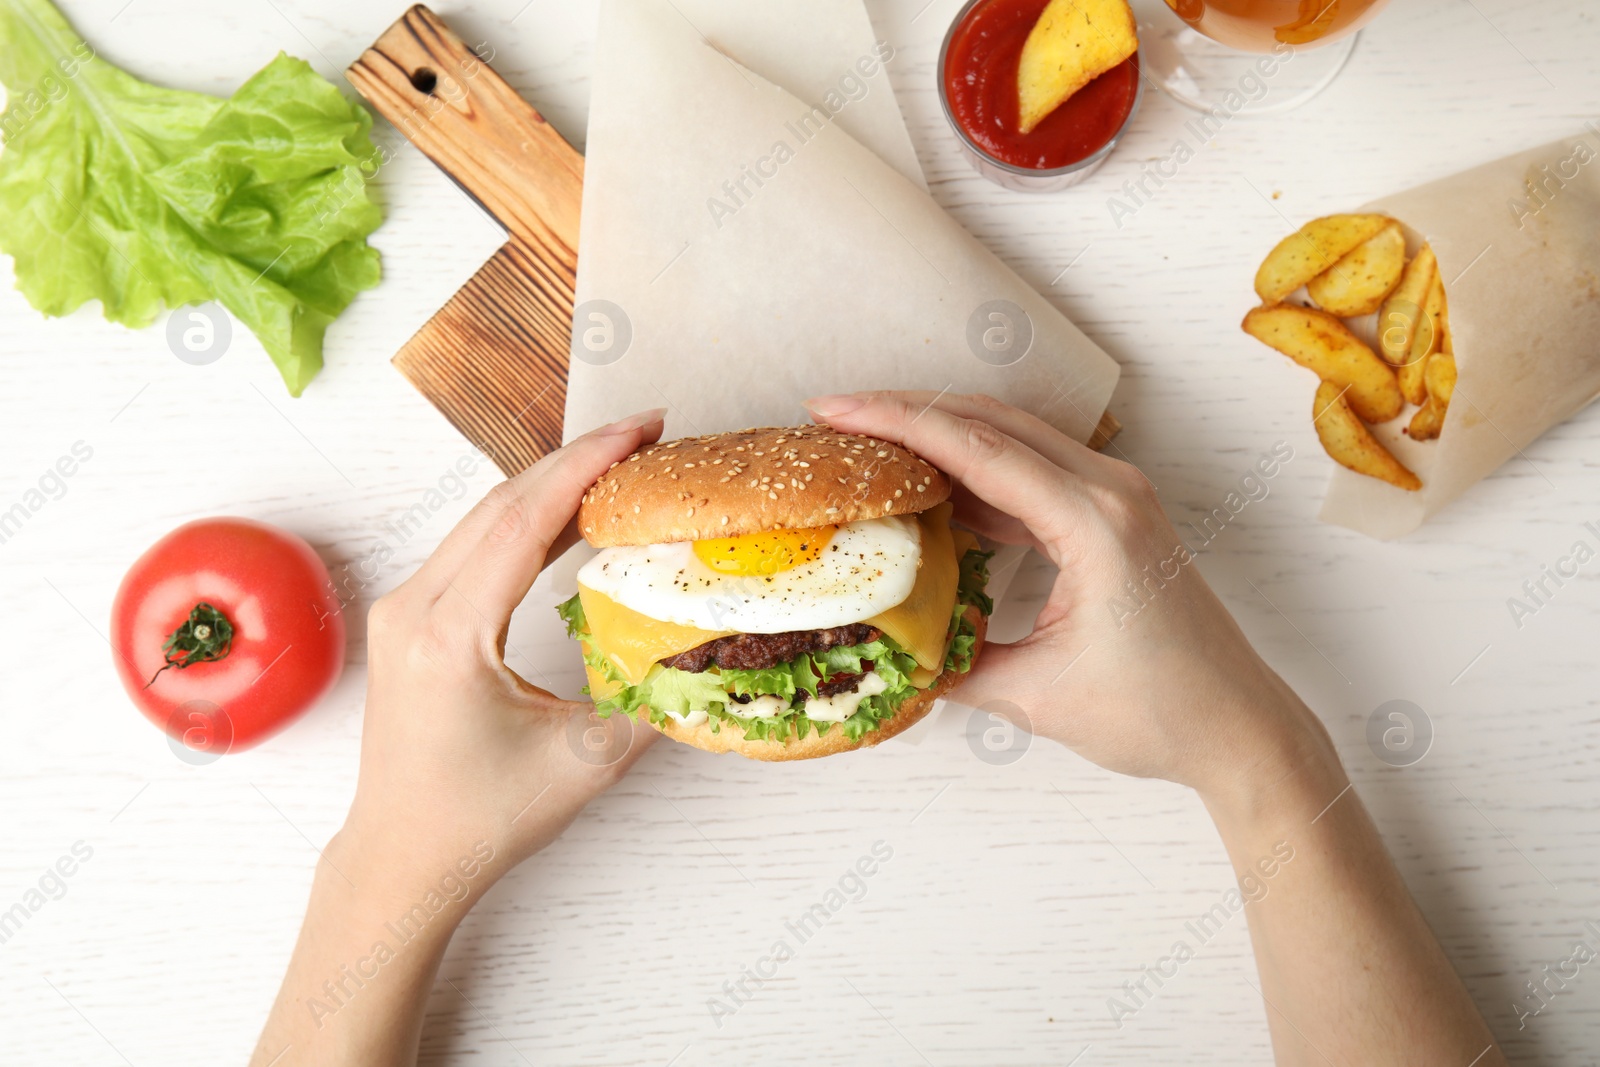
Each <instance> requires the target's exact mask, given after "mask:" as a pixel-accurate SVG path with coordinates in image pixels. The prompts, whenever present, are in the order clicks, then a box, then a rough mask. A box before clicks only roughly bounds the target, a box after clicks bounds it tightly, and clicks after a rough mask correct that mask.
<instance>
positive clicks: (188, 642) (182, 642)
mask: <svg viewBox="0 0 1600 1067" xmlns="http://www.w3.org/2000/svg"><path fill="white" fill-rule="evenodd" d="M232 651H233V623H231V622H229V621H228V617H227V616H226V615H224V614H223V613H222V612H220V611H218V610H217V609H216V608H214V607H212V606H211V605H210V604H207V603H205V602H204V601H202V602H201V603H199V604H196V605H195V606H194V610H193V611H191V612H189V617H188V618H187V619H185V620H184V622H183V625H182V626H179V627H178V628H177V629H176V630H174V631H172V632H171V633H170V634H168V635H167V639H166V641H165V642H164V643H163V644H162V646H161V652H162V656H163V657H164V658H165V659H166V661H167V662H166V663H165V664H164V665H163V666H162V667H161V670H158V671H156V673H155V674H152V675H151V676H150V680H149V681H148V682H146V683H145V684H144V687H145V688H146V689H149V688H150V687H151V686H152V685H155V684H156V679H157V678H159V677H161V671H164V670H166V669H167V668H168V667H176V668H178V669H179V670H180V671H181V670H183V669H184V668H185V667H192V666H194V665H195V664H196V663H212V662H215V661H216V660H219V659H222V658H223V657H225V656H227V654H228V653H229V652H232Z"/></svg>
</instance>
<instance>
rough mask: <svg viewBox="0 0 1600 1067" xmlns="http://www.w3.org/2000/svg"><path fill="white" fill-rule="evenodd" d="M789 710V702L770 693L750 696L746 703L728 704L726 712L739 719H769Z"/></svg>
mask: <svg viewBox="0 0 1600 1067" xmlns="http://www.w3.org/2000/svg"><path fill="white" fill-rule="evenodd" d="M788 710H789V702H788V701H787V700H785V699H783V698H782V697H777V696H773V695H772V694H770V693H766V694H763V695H762V696H758V697H752V698H751V700H750V703H748V704H733V703H730V704H729V705H728V713H729V714H730V715H737V716H739V717H740V718H741V719H770V718H773V717H774V716H777V715H782V714H783V713H784V712H786V711H788Z"/></svg>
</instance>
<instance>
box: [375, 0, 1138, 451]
mask: <svg viewBox="0 0 1600 1067" xmlns="http://www.w3.org/2000/svg"><path fill="white" fill-rule="evenodd" d="M346 76H347V77H348V78H349V79H350V84H352V85H354V86H355V87H356V90H357V91H358V92H360V93H361V95H362V96H364V97H366V98H367V100H368V101H369V102H370V103H371V104H372V106H373V107H374V108H376V109H377V111H378V113H379V114H381V115H383V117H384V118H386V119H388V120H389V121H390V122H392V123H394V125H395V126H396V128H398V129H399V130H400V131H401V132H402V133H404V134H405V135H406V138H407V139H408V140H410V142H411V143H412V144H414V145H416V146H417V147H418V148H420V149H421V150H422V152H423V154H424V155H426V156H427V157H428V158H429V159H431V160H433V161H434V162H435V163H436V164H438V165H439V167H440V169H442V170H443V171H444V172H445V173H446V174H447V175H449V176H450V178H451V179H452V180H453V181H455V183H456V184H457V185H459V186H460V187H461V188H462V189H463V190H465V191H466V192H467V194H468V195H469V196H471V197H472V198H473V199H474V200H476V201H477V202H478V203H479V204H480V205H482V206H483V208H484V210H486V211H488V212H489V214H490V215H492V216H494V218H495V219H496V220H497V221H499V223H500V224H501V225H502V226H504V227H505V229H506V231H507V233H508V235H509V237H508V240H507V241H506V243H505V245H503V246H502V247H501V249H500V250H499V251H498V252H496V253H495V254H494V255H493V256H491V257H490V259H489V262H487V263H485V264H484V265H483V267H482V269H480V270H479V271H478V273H477V274H475V275H473V276H472V279H471V280H470V281H468V282H467V284H466V285H464V286H462V287H461V291H460V292H458V293H456V295H455V296H453V297H452V298H451V299H450V302H449V303H447V304H445V306H444V307H443V308H441V309H439V312H438V314H436V315H434V316H433V318H431V319H429V320H428V322H427V323H426V324H425V325H424V326H423V327H422V329H420V330H418V331H417V333H416V336H414V337H412V338H411V340H409V341H407V342H406V344H405V347H403V348H401V349H400V351H399V353H397V354H396V355H395V357H394V365H395V366H396V367H398V368H399V369H400V373H401V374H404V375H405V376H406V378H407V379H409V380H410V382H411V383H412V384H413V385H415V386H416V387H417V388H418V389H419V390H420V391H421V392H422V394H423V395H424V396H426V397H427V398H428V399H429V400H430V401H432V403H433V405H434V406H435V407H437V408H438V409H439V410H440V411H441V412H443V413H444V416H445V418H447V419H449V420H450V422H451V424H452V425H454V426H455V427H456V429H458V430H460V431H461V432H462V433H463V434H464V435H466V437H467V439H468V440H469V441H471V442H473V444H475V445H477V446H478V447H479V448H480V449H482V450H483V452H484V453H485V454H486V455H488V456H490V457H491V458H493V459H494V461H495V463H496V464H497V465H498V466H499V467H500V469H501V470H502V471H504V472H505V473H506V475H507V476H510V475H513V474H516V473H517V472H519V471H521V470H524V469H526V468H527V467H528V466H530V465H531V464H532V463H533V462H534V461H535V460H537V459H538V458H539V457H540V456H542V455H544V454H545V453H546V452H549V451H551V450H552V449H554V448H556V447H558V446H559V445H560V444H561V423H562V414H563V412H564V410H565V408H566V401H567V357H568V353H569V351H570V343H571V338H572V307H573V290H574V287H575V284H576V281H577V274H578V216H579V209H580V207H581V205H582V201H583V156H581V155H580V154H579V153H578V152H577V150H575V149H574V148H573V147H572V146H571V145H570V144H568V143H567V142H566V141H565V140H564V139H563V138H562V136H561V135H560V134H559V133H557V132H556V131H555V130H554V129H552V128H551V127H550V124H549V123H547V122H546V121H545V120H544V116H542V115H540V114H539V112H538V111H536V110H534V108H533V107H532V106H531V105H529V104H528V102H527V101H526V100H523V99H522V97H520V96H518V95H517V93H516V91H515V90H514V89H512V88H511V86H509V85H507V84H506V83H505V81H503V80H502V79H501V78H500V76H499V75H498V74H496V73H495V72H494V71H493V69H491V68H490V66H489V64H488V63H487V62H485V61H484V60H483V59H480V58H479V57H478V56H477V55H476V54H475V53H474V52H473V50H472V49H471V48H469V47H468V46H467V44H466V43H465V42H464V41H462V40H461V38H460V37H457V36H456V35H455V34H454V33H453V32H451V30H450V28H449V27H448V26H446V25H445V24H444V22H443V21H441V20H440V19H439V17H438V16H437V15H435V14H434V13H433V12H431V11H429V10H428V9H427V8H426V7H424V6H422V5H421V4H418V5H416V6H415V7H413V8H411V9H410V10H409V11H407V12H406V13H405V15H404V16H403V17H402V18H401V19H400V20H399V21H398V22H396V23H395V24H394V25H393V26H390V27H389V29H388V30H386V31H384V34H383V36H382V37H379V38H378V40H377V41H376V42H374V43H373V45H372V47H371V48H369V49H367V50H366V52H364V53H362V55H361V58H360V59H358V60H356V61H355V63H353V64H352V65H351V66H350V69H349V70H348V71H346ZM1119 429H1121V426H1120V425H1119V424H1118V423H1117V420H1116V419H1114V418H1112V416H1111V413H1110V412H1106V413H1105V415H1104V416H1102V417H1101V419H1100V424H1099V426H1098V427H1096V429H1095V433H1094V437H1093V438H1092V439H1091V440H1090V442H1089V444H1090V446H1091V447H1093V448H1102V447H1104V446H1105V444H1106V442H1107V441H1109V440H1111V438H1112V437H1113V436H1114V435H1115V434H1116V432H1117V431H1118V430H1119Z"/></svg>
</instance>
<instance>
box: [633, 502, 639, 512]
mask: <svg viewBox="0 0 1600 1067" xmlns="http://www.w3.org/2000/svg"><path fill="white" fill-rule="evenodd" d="M633 513H634V514H635V515H637V514H639V505H638V504H635V505H634V506H633Z"/></svg>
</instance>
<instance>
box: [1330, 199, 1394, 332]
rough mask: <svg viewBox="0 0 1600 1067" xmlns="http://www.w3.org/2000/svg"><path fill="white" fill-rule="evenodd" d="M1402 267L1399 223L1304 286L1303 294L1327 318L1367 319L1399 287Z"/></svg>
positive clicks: (1369, 240) (1369, 239) (1383, 231)
mask: <svg viewBox="0 0 1600 1067" xmlns="http://www.w3.org/2000/svg"><path fill="white" fill-rule="evenodd" d="M1405 266H1406V238H1405V234H1403V233H1401V232H1400V224H1399V223H1397V222H1391V223H1390V224H1389V225H1387V226H1385V227H1384V228H1383V229H1381V230H1379V231H1378V232H1377V234H1376V235H1375V236H1373V237H1370V238H1368V239H1367V240H1365V241H1363V242H1361V243H1360V244H1358V245H1356V246H1355V247H1354V248H1352V249H1351V250H1350V251H1349V252H1347V253H1345V255H1344V258H1342V259H1340V260H1339V262H1337V263H1335V264H1334V265H1333V266H1331V267H1329V268H1328V269H1327V270H1325V271H1323V272H1322V273H1321V274H1319V275H1317V276H1316V277H1315V278H1312V279H1311V280H1310V281H1309V282H1306V291H1307V292H1308V293H1310V294H1311V299H1312V300H1314V301H1316V304H1317V307H1319V308H1321V309H1322V310H1323V311H1326V312H1327V313H1328V314H1330V315H1337V316H1339V317H1340V318H1341V319H1350V318H1355V317H1356V316H1358V315H1370V314H1372V313H1373V312H1374V311H1377V310H1378V308H1380V307H1382V306H1383V300H1384V297H1386V296H1388V295H1389V294H1390V293H1392V292H1394V287H1395V286H1397V285H1399V284H1400V275H1401V272H1402V271H1404V270H1405Z"/></svg>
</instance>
